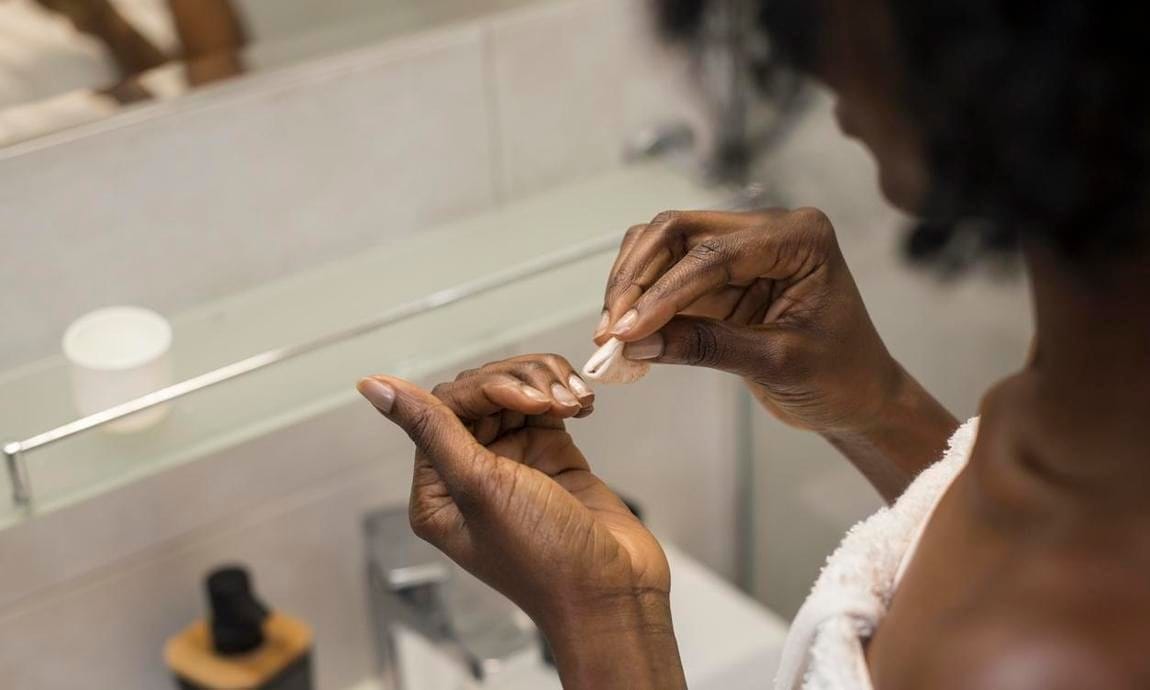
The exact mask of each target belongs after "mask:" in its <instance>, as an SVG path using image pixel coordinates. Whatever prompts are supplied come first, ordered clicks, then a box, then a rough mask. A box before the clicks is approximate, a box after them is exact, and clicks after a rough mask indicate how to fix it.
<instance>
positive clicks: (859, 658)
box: [774, 418, 978, 690]
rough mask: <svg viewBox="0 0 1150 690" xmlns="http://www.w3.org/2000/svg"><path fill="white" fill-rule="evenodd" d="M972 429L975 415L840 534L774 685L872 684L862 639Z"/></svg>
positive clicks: (881, 610)
mask: <svg viewBox="0 0 1150 690" xmlns="http://www.w3.org/2000/svg"><path fill="white" fill-rule="evenodd" d="M977 434H978V419H977V418H975V419H972V420H970V421H969V422H967V423H966V424H964V425H963V426H962V427H961V428H959V430H958V431H956V432H955V434H954V436H953V437H951V439H950V447H949V448H948V449H947V451H946V453H945V454H944V455H943V457H942V459H941V460H939V461H938V462H936V463H935V464H933V465H931V466H930V467H928V468H927V469H925V470H923V472H922V473H921V474H920V475H919V476H918V477H917V478H916V479H915V480H914V482H912V483H911V485H910V486H909V487H907V489H906V491H904V492H903V494H902V496H900V497H899V499H898V500H897V501H896V502H895V503H894V505H892V506H890V507H887V508H883V509H881V510H879V511H878V512H877V513H875V514H874V515H872V516H871V517H869V518H867V519H866V520H863V521H862V522H860V523H859V524H857V525H855V526H854V527H853V528H851V530H850V531H849V532H848V533H847V535H846V537H844V538H843V541H842V544H840V545H839V547H838V549H836V550H835V552H834V553H833V554H831V556H830V558H828V559H827V563H826V565H825V566H823V570H822V573H821V574H820V575H819V578H818V580H816V581H815V585H814V587H813V588H812V590H811V594H810V596H809V597H808V598H807V601H806V603H804V604H803V606H802V608H801V609H799V612H798V614H797V615H796V616H795V620H794V622H793V623H792V624H791V630H790V633H789V634H788V636H787V641H786V645H785V646H784V648H783V654H782V660H781V661H780V665H779V671H778V674H777V675H776V676H775V684H774V687H775V690H797V689H798V688H803V690H871V688H872V685H871V680H870V674H869V672H868V670H867V664H866V658H865V656H864V655H863V646H862V640H863V639H865V638H867V637H869V636H870V635H871V634H872V633H873V632H874V630H875V628H876V627H877V626H878V624H879V621H881V620H882V618H883V616H884V615H886V612H887V607H888V606H889V605H890V600H891V596H892V595H893V594H894V591H895V589H896V588H897V587H898V583H899V581H900V580H901V579H902V575H903V572H904V571H905V569H906V566H907V564H908V563H909V562H910V560H911V557H912V556H913V555H914V551H915V548H916V547H917V546H918V540H919V538H920V537H921V536H922V532H923V529H924V528H925V527H926V523H927V522H928V521H929V520H930V516H931V514H932V513H933V512H934V507H935V506H936V505H937V504H938V501H939V499H941V498H942V495H943V494H944V493H945V492H946V490H947V488H949V487H950V484H951V483H952V482H953V481H954V478H955V477H957V476H958V473H959V471H960V470H962V468H963V467H964V466H965V465H966V462H967V460H968V459H969V458H970V452H971V449H972V448H973V446H974V439H975V437H976V436H977Z"/></svg>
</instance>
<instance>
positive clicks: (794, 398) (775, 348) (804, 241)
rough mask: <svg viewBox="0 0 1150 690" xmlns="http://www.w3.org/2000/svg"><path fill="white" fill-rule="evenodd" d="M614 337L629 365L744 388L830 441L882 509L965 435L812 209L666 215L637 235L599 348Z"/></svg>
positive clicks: (609, 299)
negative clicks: (680, 369)
mask: <svg viewBox="0 0 1150 690" xmlns="http://www.w3.org/2000/svg"><path fill="white" fill-rule="evenodd" d="M611 337H616V338H618V339H620V340H623V341H625V342H627V343H628V346H627V348H626V349H625V354H626V356H627V357H629V358H631V359H637V360H643V361H651V362H659V363H671V364H687V365H692V366H704V367H710V368H714V369H720V370H723V371H727V372H730V373H733V374H736V375H739V376H742V377H744V378H745V379H746V381H747V383H748V384H749V385H750V387H751V390H752V392H753V393H754V395H755V397H756V398H757V399H758V400H759V402H760V403H761V404H762V405H763V407H765V408H766V409H767V410H768V411H769V412H771V414H773V415H774V416H775V417H777V418H778V419H780V420H781V421H783V422H784V423H786V424H789V425H791V426H795V427H799V428H803V429H809V430H813V431H816V432H819V433H821V434H823V435H825V436H827V437H828V438H830V439H831V440H832V442H833V443H835V445H836V446H837V447H839V448H840V449H842V450H843V451H844V452H845V453H846V454H847V456H848V457H849V458H850V459H851V460H852V461H855V464H856V465H858V466H859V468H860V469H861V470H862V471H863V472H864V474H866V475H867V477H868V479H870V481H871V482H872V483H873V484H874V485H875V487H876V488H877V489H878V490H879V491H880V492H881V493H882V494H883V495H884V496H886V497H887V498H888V499H889V498H892V497H894V496H897V495H898V494H899V493H901V490H902V488H904V487H905V486H906V484H907V482H908V481H909V479H910V478H913V477H914V476H915V475H916V474H917V472H918V470H920V469H921V468H922V467H925V466H926V465H928V464H929V463H930V462H933V461H934V460H935V459H937V457H938V454H939V453H940V452H941V451H942V449H943V448H945V445H946V441H947V438H948V437H949V435H950V433H952V432H953V431H954V429H955V428H957V422H956V421H954V419H953V417H951V416H950V415H949V413H947V412H946V411H945V410H944V409H943V408H942V406H941V405H939V404H938V403H937V401H935V400H934V399H933V398H931V397H930V396H929V394H927V393H926V392H925V391H923V390H922V389H921V387H920V386H918V385H917V383H916V382H914V380H913V379H911V378H910V376H909V375H908V374H907V373H906V372H905V371H904V370H903V369H902V367H900V366H899V365H898V363H897V362H896V361H895V360H894V358H893V357H891V355H890V353H889V352H888V351H887V349H886V346H885V345H884V344H883V342H882V339H881V338H880V337H879V335H878V332H877V331H876V330H875V327H874V324H873V323H872V322H871V320H870V316H869V314H868V313H867V310H866V306H865V305H864V304H863V301H862V297H861V295H860V294H859V291H858V288H857V287H856V285H855V282H854V278H853V277H852V276H851V274H850V270H849V269H848V268H847V265H846V262H845V260H844V259H843V256H842V253H841V251H840V250H839V246H838V242H837V240H836V238H835V233H834V228H833V226H832V225H831V223H830V220H829V219H828V218H827V217H826V216H825V215H824V214H822V213H821V212H819V211H817V210H815V209H799V210H795V211H788V210H780V209H773V210H766V211H758V212H753V213H722V212H667V213H662V214H659V215H658V216H656V217H655V218H654V219H653V220H652V221H651V222H650V223H647V224H643V225H636V226H634V227H632V228H631V229H630V230H629V231H628V232H627V234H626V236H625V238H624V240H623V244H622V247H621V248H620V251H619V255H618V258H617V259H616V261H615V264H614V266H613V267H612V269H611V273H610V276H609V278H608V282H607V290H606V296H605V300H604V317H603V321H602V323H601V325H600V328H599V329H598V331H597V332H596V334H595V340H596V342H598V343H602V342H605V341H606V340H607V339H609V338H611ZM920 412H921V415H920ZM920 416H921V420H920V419H919V417H920ZM892 424H893V425H895V427H898V428H892ZM903 425H906V428H902V426H903ZM915 428H918V429H920V431H915V430H914V429H915ZM903 439H909V440H911V441H913V442H911V443H905V444H904V443H900V442H899V441H900V440H903Z"/></svg>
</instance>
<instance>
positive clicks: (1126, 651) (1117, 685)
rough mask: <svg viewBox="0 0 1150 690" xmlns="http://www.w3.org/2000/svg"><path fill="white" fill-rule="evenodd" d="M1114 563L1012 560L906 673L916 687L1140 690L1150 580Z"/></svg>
mask: <svg viewBox="0 0 1150 690" xmlns="http://www.w3.org/2000/svg"><path fill="white" fill-rule="evenodd" d="M1119 560H1120V559H1117V558H1115V557H1112V556H1110V555H1109V554H1106V553H1105V552H1101V553H1098V554H1093V555H1091V554H1081V553H1069V552H1067V553H1061V554H1054V555H1051V554H1049V553H1047V554H1039V553H1035V554H1033V555H1032V556H1025V557H1019V558H1018V561H1017V562H1016V563H1014V564H1012V565H1011V567H1009V568H1004V569H1003V572H1001V573H1000V574H999V576H997V577H995V578H994V580H993V582H992V583H990V584H988V585H987V587H986V589H987V590H988V591H986V592H985V596H983V597H980V598H979V601H978V603H977V605H975V606H972V607H971V608H969V609H968V610H966V611H963V612H962V613H961V614H959V615H958V616H957V617H956V620H955V621H954V625H952V626H949V627H948V629H947V630H948V632H947V633H946V636H947V639H943V640H937V641H936V644H932V645H931V646H930V649H931V651H930V652H929V653H928V654H926V655H925V656H924V657H923V659H922V660H921V663H920V664H919V666H920V668H919V669H917V672H916V673H914V674H912V675H913V676H915V677H916V682H918V683H919V684H918V685H917V687H929V688H938V689H939V690H950V689H951V688H954V689H957V688H963V689H964V690H982V689H984V688H985V689H986V690H990V689H992V688H993V689H995V690H998V689H1000V688H1011V689H1012V690H1030V689H1031V688H1034V689H1035V690H1037V689H1039V688H1041V689H1043V690H1061V689H1062V688H1066V689H1068V690H1069V689H1071V688H1075V689H1077V688H1098V689H1100V690H1110V689H1113V690H1124V689H1125V688H1144V687H1147V683H1148V681H1150V655H1148V654H1146V647H1145V645H1146V640H1148V639H1150V578H1145V577H1139V576H1137V574H1136V573H1133V572H1131V569H1130V568H1129V567H1127V566H1128V565H1129V564H1128V563H1127V564H1125V565H1124V564H1121V563H1119V562H1117V561H1119Z"/></svg>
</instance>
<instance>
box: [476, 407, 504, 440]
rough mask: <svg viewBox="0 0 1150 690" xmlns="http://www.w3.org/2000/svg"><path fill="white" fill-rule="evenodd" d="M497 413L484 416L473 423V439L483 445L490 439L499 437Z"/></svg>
mask: <svg viewBox="0 0 1150 690" xmlns="http://www.w3.org/2000/svg"><path fill="white" fill-rule="evenodd" d="M499 417H500V416H499V415H497V414H496V415H491V416H490V417H484V418H483V419H481V420H479V421H478V422H476V423H475V431H474V434H475V440H476V441H479V442H480V443H482V444H483V445H485V446H486V445H489V444H490V443H491V442H492V441H494V440H495V439H497V438H499V421H500V420H499Z"/></svg>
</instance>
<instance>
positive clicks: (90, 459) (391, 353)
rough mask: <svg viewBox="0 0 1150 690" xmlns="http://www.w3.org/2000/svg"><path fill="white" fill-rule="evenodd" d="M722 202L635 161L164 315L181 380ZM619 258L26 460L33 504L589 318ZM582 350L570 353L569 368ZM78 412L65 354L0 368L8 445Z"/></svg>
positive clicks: (413, 322)
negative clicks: (377, 376) (140, 426)
mask: <svg viewBox="0 0 1150 690" xmlns="http://www.w3.org/2000/svg"><path fill="white" fill-rule="evenodd" d="M718 194H719V192H717V191H708V190H704V189H702V188H701V187H700V186H699V185H697V184H696V183H694V182H693V181H691V180H688V179H685V178H684V177H682V176H680V175H678V174H676V173H674V172H672V171H670V170H667V169H665V168H664V167H661V166H636V167H631V168H626V169H623V170H619V171H616V172H612V173H608V174H604V175H602V176H599V177H596V178H594V179H590V180H587V181H585V182H582V183H578V184H574V185H570V186H567V187H564V188H561V189H559V190H555V191H552V192H550V193H546V194H542V195H539V196H536V197H533V198H530V199H526V200H523V201H518V202H515V203H511V204H508V205H506V206H503V207H501V208H499V209H496V210H493V211H491V212H487V213H484V214H481V215H477V216H474V217H471V218H467V219H464V220H461V221H458V222H454V223H451V224H448V225H446V226H444V227H440V228H436V229H429V230H428V231H426V232H424V233H421V234H418V235H416V236H412V237H409V238H407V239H405V240H401V241H397V242H394V243H391V244H386V245H382V246H379V247H376V248H373V249H372V250H370V251H365V252H362V253H360V254H359V255H356V256H353V257H350V258H347V259H345V260H342V261H338V262H335V263H332V264H328V265H324V266H321V267H318V268H315V269H312V270H309V271H306V272H302V273H299V274H296V275H293V276H291V277H288V278H286V279H283V280H279V281H276V282H273V283H269V284H265V285H262V286H260V287H258V288H256V289H253V290H250V291H247V292H244V293H241V294H236V295H233V296H231V297H229V298H227V299H224V300H220V301H217V302H214V303H211V304H205V305H202V306H200V307H199V308H196V309H194V310H191V311H188V312H186V313H182V314H175V315H169V316H170V318H171V320H172V323H173V327H174V334H175V335H174V343H173V349H172V356H173V360H174V363H175V368H176V377H177V380H179V379H184V378H188V377H191V376H194V375H197V374H200V373H203V372H205V371H209V370H211V369H214V368H216V367H219V366H222V365H225V364H228V363H230V362H234V361H237V360H239V359H242V358H245V357H248V356H250V355H253V354H255V353H258V352H261V351H264V350H267V349H270V348H275V347H280V346H284V345H290V344H295V343H301V342H306V341H308V340H311V339H313V338H316V337H319V336H322V335H325V334H328V333H332V332H335V331H338V330H341V329H343V328H347V327H349V326H351V325H354V324H357V323H360V322H363V321H366V320H368V319H370V318H371V317H373V316H374V315H377V314H379V313H381V312H384V311H386V310H387V309H389V308H393V307H395V306H397V305H401V304H405V303H407V302H409V301H411V300H413V299H417V298H419V297H422V296H425V295H428V294H431V293H433V292H436V291H439V290H443V289H445V288H450V287H454V286H458V285H461V284H464V283H467V282H469V281H474V280H476V279H480V278H483V277H485V276H490V275H492V274H494V273H496V272H499V271H503V270H507V269H509V268H513V267H516V266H522V265H525V264H527V263H529V262H531V261H533V260H537V259H538V258H540V257H543V256H545V255H550V254H553V253H555V252H557V251H563V250H565V249H570V248H572V247H574V246H576V245H578V244H580V243H582V242H586V241H588V240H590V239H593V238H596V237H602V236H604V235H605V234H609V233H615V234H618V235H619V236H620V237H621V236H622V233H623V231H624V230H625V229H626V228H627V227H628V226H629V225H631V224H633V223H635V222H638V221H641V220H644V219H649V218H650V217H651V216H652V215H653V214H655V213H657V212H658V211H660V210H663V209H664V208H665V207H666V206H669V205H672V204H675V205H679V206H695V207H706V206H713V205H715V204H716V203H717V199H718ZM269 251H274V248H269ZM613 254H614V252H613V250H612V251H604V252H602V253H601V254H597V255H595V256H592V257H591V258H588V259H584V260H580V261H575V262H573V263H570V264H568V265H566V266H563V267H561V268H558V269H556V270H554V271H551V272H549V273H547V274H546V275H542V276H539V277H535V278H531V279H528V280H523V281H518V282H516V283H514V284H511V285H508V286H506V287H503V288H500V289H497V290H494V291H492V292H490V293H487V294H485V295H482V296H480V297H477V298H474V299H469V300H465V301H463V302H461V303H458V304H455V305H452V306H448V307H445V308H442V309H439V310H437V311H434V312H432V313H429V314H426V315H422V316H418V317H416V318H413V319H410V320H408V321H405V322H403V323H400V324H397V325H395V326H392V327H388V328H386V329H383V330H382V331H378V332H375V333H372V334H369V335H365V336H361V337H359V338H356V339H354V340H351V341H348V342H344V343H341V344H337V345H333V346H331V347H327V348H324V349H322V350H320V351H318V352H315V353H313V354H309V355H306V356H303V357H301V358H299V359H296V360H292V361H290V362H286V363H283V364H280V365H277V366H274V367H271V368H269V369H267V370H264V371H261V372H258V373H255V374H252V375H249V376H247V377H244V378H242V379H238V380H235V381H232V382H229V383H227V384H223V385H221V386H218V387H216V388H213V389H210V390H206V391H203V392H200V393H196V394H193V395H191V396H189V397H187V398H185V399H181V400H179V401H177V402H175V403H174V404H173V405H172V410H171V414H170V415H169V416H168V418H167V419H166V420H165V421H164V422H163V423H161V424H159V425H158V426H156V427H155V428H152V429H149V430H147V431H145V432H142V433H137V434H132V435H121V436H117V435H113V434H109V433H106V432H104V431H101V430H94V431H89V432H86V433H83V434H80V435H78V436H75V437H73V438H71V439H68V440H65V441H62V442H59V443H57V444H55V445H53V446H50V447H46V448H44V449H41V450H37V451H34V452H31V453H28V454H27V456H26V460H27V464H28V468H29V473H30V475H31V483H32V487H33V491H34V495H35V497H36V501H37V507H38V509H39V510H46V509H51V508H53V507H57V506H60V505H65V504H68V503H71V502H74V501H76V500H78V499H82V498H84V497H86V496H90V495H93V494H96V493H100V492H102V491H104V490H107V489H108V488H111V487H113V486H116V485H119V484H122V483H124V482H127V481H130V480H132V479H133V478H136V477H140V476H142V475H146V474H149V473H153V472H157V471H160V470H162V469H164V468H165V467H169V466H172V465H175V464H179V463H184V462H187V461H190V460H193V459H195V458H197V457H201V456H204V455H206V454H210V453H213V452H216V451H218V450H220V449H222V448H226V447H230V446H232V445H235V444H237V443H240V442H242V441H244V440H246V439H250V438H254V437H257V436H260V435H262V434H266V433H268V432H269V431H272V430H275V429H277V428H282V427H285V426H288V425H291V424H294V423H297V422H298V421H300V420H301V419H305V418H309V417H311V416H314V415H317V414H320V413H322V412H324V411H325V410H329V409H332V408H334V407H336V406H339V405H341V404H343V403H346V402H348V401H349V400H350V399H351V397H352V396H354V395H355V391H354V388H353V386H354V383H355V381H356V380H357V379H358V378H360V377H361V376H363V375H365V374H370V373H374V372H384V371H386V372H389V373H393V374H398V375H401V376H406V377H408V378H413V379H419V378H420V377H423V376H429V375H431V374H432V373H434V372H436V371H439V370H441V369H443V368H445V367H449V366H452V365H453V364H454V363H456V362H459V361H463V360H466V359H467V358H468V357H474V356H479V355H481V354H483V353H486V352H491V351H493V350H497V349H498V348H500V347H508V346H510V345H512V344H513V343H515V342H518V341H521V340H522V339H524V338H526V337H530V336H531V335H533V334H535V333H539V332H543V331H544V330H545V329H547V328H553V327H555V326H557V325H560V324H563V323H566V322H569V321H571V320H573V319H575V318H579V317H581V316H586V315H589V314H592V313H594V312H595V311H596V310H597V309H598V306H599V304H600V301H601V299H602V289H603V279H604V276H605V275H606V273H607V270H608V268H609V266H610V263H611V261H612V259H613ZM588 345H590V342H589V341H588ZM589 352H590V347H588V353H566V354H569V355H571V357H572V359H576V358H578V357H579V356H582V355H584V354H589ZM73 417H74V412H73V410H72V405H71V400H70V387H69V383H68V370H67V367H66V364H65V363H64V362H63V360H62V358H59V357H55V358H50V359H47V360H43V361H41V362H38V363H36V364H34V365H32V366H28V367H25V368H23V369H20V370H17V371H13V372H8V373H6V374H0V441H3V442H8V441H12V440H18V439H20V438H25V437H27V436H29V435H32V434H35V433H39V432H42V431H45V430H47V429H49V428H52V427H54V426H56V425H59V424H62V423H64V422H67V421H70V419H72V418H73ZM0 482H2V483H0V494H2V495H0V526H2V525H3V524H4V523H5V522H10V521H11V520H12V519H14V518H15V516H14V513H13V511H12V510H11V506H10V505H9V503H8V501H9V497H8V495H7V494H8V491H7V486H6V483H7V478H6V477H5V478H3V479H2V480H0Z"/></svg>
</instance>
